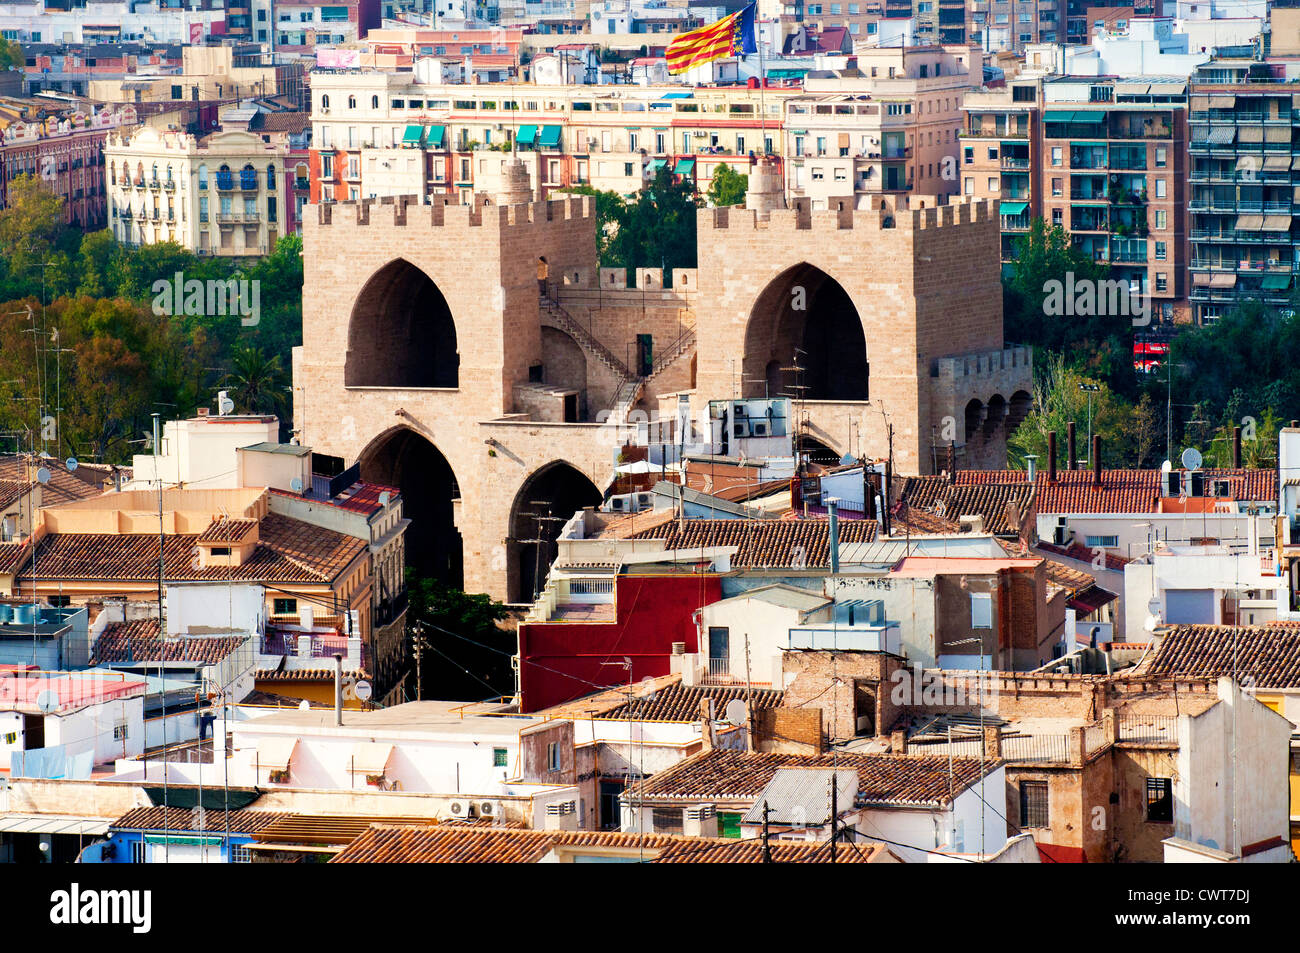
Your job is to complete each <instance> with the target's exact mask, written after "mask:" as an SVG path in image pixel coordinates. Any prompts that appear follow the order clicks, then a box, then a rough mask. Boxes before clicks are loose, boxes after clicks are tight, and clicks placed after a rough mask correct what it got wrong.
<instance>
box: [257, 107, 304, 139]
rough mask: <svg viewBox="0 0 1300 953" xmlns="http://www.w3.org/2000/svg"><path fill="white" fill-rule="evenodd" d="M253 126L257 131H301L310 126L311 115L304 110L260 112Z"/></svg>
mask: <svg viewBox="0 0 1300 953" xmlns="http://www.w3.org/2000/svg"><path fill="white" fill-rule="evenodd" d="M254 128H255V129H256V130H257V131H258V132H291V133H295V134H296V133H301V132H305V131H306V130H308V129H310V128H311V115H310V114H309V113H305V112H278V113H275V112H260V113H258V114H257V123H256V125H255V127H254Z"/></svg>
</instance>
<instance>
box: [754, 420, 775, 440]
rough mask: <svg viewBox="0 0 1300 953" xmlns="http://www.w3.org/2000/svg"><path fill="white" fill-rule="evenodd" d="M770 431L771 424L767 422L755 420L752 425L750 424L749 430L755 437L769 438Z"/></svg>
mask: <svg viewBox="0 0 1300 953" xmlns="http://www.w3.org/2000/svg"><path fill="white" fill-rule="evenodd" d="M770 429H771V424H770V423H768V421H766V420H755V421H754V422H753V423H752V424H750V430H751V431H752V433H753V435H754V436H755V437H766V436H769V430H770Z"/></svg>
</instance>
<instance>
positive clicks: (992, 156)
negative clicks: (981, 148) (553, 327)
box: [989, 146, 998, 159]
mask: <svg viewBox="0 0 1300 953" xmlns="http://www.w3.org/2000/svg"><path fill="white" fill-rule="evenodd" d="M997 157H998V149H997V146H989V158H990V159H996V158H997Z"/></svg>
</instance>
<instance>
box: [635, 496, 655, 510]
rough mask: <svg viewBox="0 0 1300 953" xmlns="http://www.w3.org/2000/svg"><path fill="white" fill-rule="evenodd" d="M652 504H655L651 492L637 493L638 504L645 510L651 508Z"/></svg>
mask: <svg viewBox="0 0 1300 953" xmlns="http://www.w3.org/2000/svg"><path fill="white" fill-rule="evenodd" d="M652 504H653V500H652V499H651V498H650V494H649V493H638V494H637V495H636V505H637V506H638V507H639V508H640V509H643V510H645V509H649V508H650V507H651V505H652Z"/></svg>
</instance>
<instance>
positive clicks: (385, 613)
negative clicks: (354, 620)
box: [372, 591, 408, 629]
mask: <svg viewBox="0 0 1300 953" xmlns="http://www.w3.org/2000/svg"><path fill="white" fill-rule="evenodd" d="M407 602H408V600H407V594H406V592H405V591H403V592H401V593H400V594H399V595H398V596H397V597H396V598H394V599H381V600H379V602H378V603H376V605H375V608H374V612H373V613H372V618H373V626H372V627H373V628H375V629H378V628H381V627H382V626H385V625H391V624H392V623H393V622H395V621H397V620H398V619H400V618H401V617H402V615H403V614H404V613H405V612H406V606H407Z"/></svg>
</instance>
